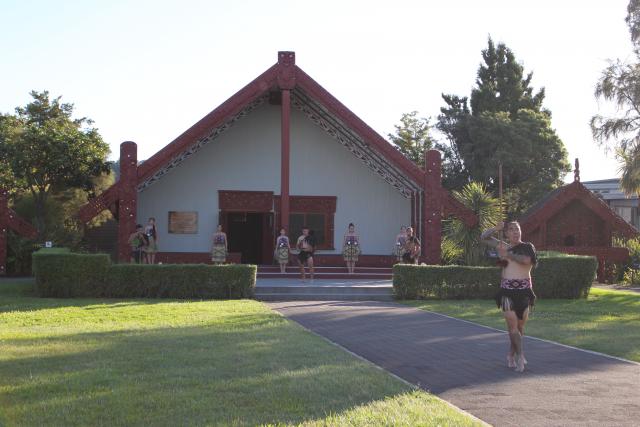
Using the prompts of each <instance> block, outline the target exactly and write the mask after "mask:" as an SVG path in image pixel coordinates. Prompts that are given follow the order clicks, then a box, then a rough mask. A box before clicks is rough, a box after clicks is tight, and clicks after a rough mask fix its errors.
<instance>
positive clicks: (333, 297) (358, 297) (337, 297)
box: [256, 292, 393, 301]
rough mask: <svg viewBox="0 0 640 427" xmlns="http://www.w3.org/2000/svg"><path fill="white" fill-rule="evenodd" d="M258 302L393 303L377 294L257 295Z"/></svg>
mask: <svg viewBox="0 0 640 427" xmlns="http://www.w3.org/2000/svg"><path fill="white" fill-rule="evenodd" d="M256 299H257V300H258V301H393V296H392V295H388V294H383V293H378V294H323V293H317V294H306V293H305V294H292V293H273V294H259V293H258V292H256Z"/></svg>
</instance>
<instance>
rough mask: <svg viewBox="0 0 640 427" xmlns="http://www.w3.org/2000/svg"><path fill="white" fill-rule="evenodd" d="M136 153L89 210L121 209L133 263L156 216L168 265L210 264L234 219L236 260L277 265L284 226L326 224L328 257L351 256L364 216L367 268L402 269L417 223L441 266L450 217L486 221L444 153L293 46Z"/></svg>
mask: <svg viewBox="0 0 640 427" xmlns="http://www.w3.org/2000/svg"><path fill="white" fill-rule="evenodd" d="M136 151H137V148H136V144H135V143H133V142H125V143H123V144H122V145H121V150H120V162H121V173H120V179H119V180H118V181H117V182H116V184H114V185H113V186H112V187H111V188H109V189H108V190H107V191H105V192H104V193H102V194H101V195H100V196H98V197H97V198H95V199H94V200H92V201H90V202H89V203H88V204H87V205H85V206H84V207H83V208H82V209H81V210H80V212H79V217H80V219H81V220H83V221H89V220H90V219H91V218H93V217H94V216H95V215H97V214H98V213H100V212H101V211H102V210H105V209H109V210H110V211H111V212H112V213H113V214H114V216H115V217H116V218H117V220H118V222H119V232H118V241H119V243H118V246H119V259H120V260H121V261H125V260H128V258H129V247H128V245H127V238H128V236H129V235H130V233H132V232H133V231H134V228H135V224H136V223H144V222H146V219H147V218H148V217H150V216H153V217H155V218H156V220H157V224H158V230H159V245H160V251H161V252H160V253H159V254H158V256H157V258H156V259H157V260H159V261H163V262H203V261H206V260H207V259H209V254H208V250H209V246H210V236H211V233H213V232H214V231H215V227H216V225H217V224H222V226H223V228H224V229H225V230H226V231H227V232H228V234H229V244H230V250H231V251H232V252H234V249H233V246H235V247H236V249H235V251H236V252H237V254H236V257H235V258H234V260H236V261H238V260H239V259H240V257H241V259H242V260H243V261H246V262H252V263H270V262H271V259H272V249H273V241H274V237H275V235H276V234H277V230H278V229H279V227H280V226H283V227H288V228H290V230H291V234H292V237H294V238H295V236H293V234H294V233H295V231H296V230H297V229H298V228H300V226H301V225H302V224H314V229H315V230H316V232H317V235H318V236H317V237H318V239H319V244H318V253H317V261H318V263H319V264H320V265H328V264H342V261H341V256H340V250H341V244H342V233H343V232H344V230H345V229H346V226H347V224H348V223H349V222H355V223H356V224H357V227H359V228H358V230H359V232H360V233H361V236H362V246H363V255H362V256H361V257H360V263H359V264H360V265H363V266H366V265H371V266H373V265H390V264H391V263H392V262H393V259H394V258H393V256H391V253H392V250H393V240H394V238H395V234H396V233H397V231H398V229H399V227H400V225H408V224H412V225H414V227H415V228H416V229H417V230H418V233H419V235H420V236H421V237H422V240H423V257H422V260H424V261H426V262H428V263H433V264H437V263H439V262H440V241H441V220H442V218H443V217H446V216H450V215H455V216H458V217H460V218H462V219H463V220H464V221H465V222H467V223H469V224H472V223H475V221H476V218H475V216H474V215H473V213H472V212H470V211H468V210H467V209H466V208H464V207H463V206H462V205H461V204H459V203H458V202H456V201H455V199H453V198H452V197H451V195H450V194H449V193H448V192H447V191H445V190H444V189H443V188H442V186H441V160H440V154H439V153H438V152H437V151H429V152H428V153H427V156H426V164H425V167H424V169H423V168H420V167H418V166H416V165H415V164H414V163H412V162H411V161H409V160H408V159H406V158H405V157H404V156H403V155H402V154H400V153H399V152H398V150H397V149H396V148H395V147H394V146H392V145H391V144H390V143H389V142H388V141H387V140H385V139H384V138H383V137H382V136H380V135H379V134H377V133H376V132H375V131H374V130H373V129H372V128H371V127H369V126H368V125H367V124H366V123H364V122H363V121H362V120H361V119H360V118H358V117H357V116H356V115H355V114H354V113H352V112H351V111H350V110H349V109H348V108H347V107H345V106H344V105H343V104H342V103H341V102H340V101H338V100H337V99H336V98H335V97H334V96H332V95H331V94H330V93H329V92H327V91H326V90H325V89H324V88H323V87H322V86H320V85H319V84H318V83H317V82H316V81H314V80H313V79H312V78H311V77H310V76H309V75H307V74H306V73H305V72H304V71H303V70H302V69H300V68H299V67H298V66H297V65H296V64H295V54H294V53H293V52H279V53H278V62H277V63H276V64H275V65H273V66H271V67H270V68H268V69H267V70H266V71H265V72H264V73H262V74H261V75H259V76H258V77H257V78H256V79H255V80H254V81H252V82H251V83H249V84H248V85H247V86H245V87H244V88H242V89H241V90H240V91H238V92H237V93H236V94H235V95H233V96H232V97H231V98H229V99H228V100H227V101H225V102H224V103H222V104H221V105H220V106H219V107H218V108H216V109H214V110H213V111H211V112H210V113H209V114H207V115H206V116H205V117H204V118H203V119H201V120H200V121H198V122H197V123H196V124H194V125H193V126H192V127H191V128H189V129H187V130H186V131H185V132H184V133H183V134H182V135H180V136H179V137H178V138H176V139H175V140H174V141H172V142H171V143H169V144H168V145H167V146H165V147H164V148H162V149H161V150H160V151H159V152H157V153H156V154H155V155H153V156H152V157H151V158H149V159H148V160H146V161H145V162H143V163H141V164H138V163H137V153H136ZM177 217H181V218H187V217H189V218H190V220H191V224H190V227H188V230H189V231H186V230H187V228H185V229H184V230H182V231H180V230H178V228H177V227H176V226H175V224H171V221H172V220H171V218H177ZM243 227H244V228H243ZM176 230H178V231H176ZM247 230H248V231H247ZM249 251H252V252H251V253H249Z"/></svg>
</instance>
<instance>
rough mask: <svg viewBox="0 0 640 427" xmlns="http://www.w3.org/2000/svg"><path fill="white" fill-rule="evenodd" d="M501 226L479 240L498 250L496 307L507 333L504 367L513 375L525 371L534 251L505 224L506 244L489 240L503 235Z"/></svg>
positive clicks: (516, 229) (517, 228) (516, 228)
mask: <svg viewBox="0 0 640 427" xmlns="http://www.w3.org/2000/svg"><path fill="white" fill-rule="evenodd" d="M504 227H505V224H504V223H500V224H498V226H497V227H494V228H490V229H488V230H486V231H484V232H483V233H482V235H481V239H482V241H483V242H484V243H486V244H487V245H489V246H492V247H494V248H496V249H497V251H498V256H499V257H500V259H501V260H502V261H503V264H502V265H503V267H502V280H501V282H500V290H499V291H498V293H497V294H496V297H495V298H496V304H497V305H498V307H499V308H500V309H502V311H503V313H504V318H505V321H506V322H507V328H508V330H509V340H510V344H511V346H510V348H509V352H508V353H507V366H509V367H510V368H515V369H516V371H518V372H522V371H524V365H525V364H526V363H527V359H525V357H524V351H523V345H522V344H523V343H522V338H523V337H524V325H525V324H526V323H527V318H528V317H529V311H530V309H531V308H532V307H533V305H534V303H535V299H536V296H535V294H534V293H533V287H532V282H531V269H532V268H533V267H534V266H535V265H536V264H537V262H538V260H537V257H536V250H535V247H534V246H533V245H532V244H531V243H529V242H523V241H522V240H521V237H522V231H521V230H520V224H518V223H517V222H515V221H513V222H509V223H507V224H506V227H507V228H506V232H505V236H506V238H507V242H504V241H502V240H499V239H496V238H495V237H492V234H493V233H495V232H499V231H502V230H503V229H504Z"/></svg>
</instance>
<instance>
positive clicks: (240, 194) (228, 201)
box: [218, 190, 273, 212]
mask: <svg viewBox="0 0 640 427" xmlns="http://www.w3.org/2000/svg"><path fill="white" fill-rule="evenodd" d="M218 209H220V210H222V211H236V212H237V211H240V212H271V211H272V210H273V192H272V191H229V190H218Z"/></svg>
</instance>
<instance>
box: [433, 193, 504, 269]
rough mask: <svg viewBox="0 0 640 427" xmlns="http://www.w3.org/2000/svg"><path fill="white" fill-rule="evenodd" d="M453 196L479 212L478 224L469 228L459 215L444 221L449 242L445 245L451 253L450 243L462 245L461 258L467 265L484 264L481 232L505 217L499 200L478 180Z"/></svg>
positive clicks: (460, 247)
mask: <svg viewBox="0 0 640 427" xmlns="http://www.w3.org/2000/svg"><path fill="white" fill-rule="evenodd" d="M453 197H455V198H456V200H458V201H459V202H460V203H462V204H463V205H464V206H466V207H467V208H468V209H470V210H472V211H473V212H474V213H475V214H476V215H477V217H478V224H476V225H475V226H473V227H468V226H467V225H466V224H465V223H464V222H463V221H461V220H459V219H456V218H453V219H450V220H447V221H445V225H444V235H445V239H444V240H446V241H447V244H444V245H443V246H445V247H446V248H448V253H450V252H453V251H452V250H451V249H449V247H450V246H451V244H453V245H455V246H456V247H457V248H459V249H460V250H461V252H462V257H461V258H462V260H461V261H462V263H463V264H465V265H482V264H485V263H486V262H485V256H484V246H483V245H482V244H481V243H480V234H482V231H483V230H486V229H487V228H491V227H495V226H496V225H497V224H498V222H500V221H502V220H503V214H502V209H501V208H500V201H499V200H498V199H496V198H495V197H493V196H492V195H491V193H490V192H489V191H487V189H486V187H485V186H484V185H483V184H481V183H479V182H470V183H469V184H467V185H465V186H464V188H463V189H462V190H461V191H453Z"/></svg>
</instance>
